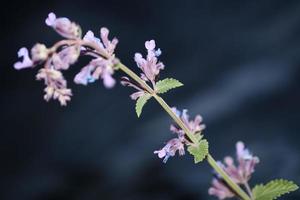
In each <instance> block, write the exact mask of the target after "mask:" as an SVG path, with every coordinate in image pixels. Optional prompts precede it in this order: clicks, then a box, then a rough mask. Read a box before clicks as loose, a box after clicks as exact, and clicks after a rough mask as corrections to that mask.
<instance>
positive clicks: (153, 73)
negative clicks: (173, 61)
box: [134, 40, 164, 86]
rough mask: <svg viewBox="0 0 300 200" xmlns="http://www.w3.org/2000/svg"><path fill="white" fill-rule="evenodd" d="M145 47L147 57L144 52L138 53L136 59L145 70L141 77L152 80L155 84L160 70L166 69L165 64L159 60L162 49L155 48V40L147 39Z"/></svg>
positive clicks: (138, 64)
mask: <svg viewBox="0 0 300 200" xmlns="http://www.w3.org/2000/svg"><path fill="white" fill-rule="evenodd" d="M145 47H146V49H147V56H146V58H143V56H142V54H140V53H136V54H135V56H134V60H135V62H136V63H137V66H138V67H139V68H140V69H141V70H142V71H143V73H142V74H141V78H142V79H143V80H145V81H150V82H151V83H152V85H153V86H154V85H155V81H156V77H157V76H158V75H159V72H160V70H163V69H164V64H163V63H162V62H159V61H158V56H160V54H161V50H160V49H157V50H155V47H156V45H155V41H154V40H150V41H146V42H145Z"/></svg>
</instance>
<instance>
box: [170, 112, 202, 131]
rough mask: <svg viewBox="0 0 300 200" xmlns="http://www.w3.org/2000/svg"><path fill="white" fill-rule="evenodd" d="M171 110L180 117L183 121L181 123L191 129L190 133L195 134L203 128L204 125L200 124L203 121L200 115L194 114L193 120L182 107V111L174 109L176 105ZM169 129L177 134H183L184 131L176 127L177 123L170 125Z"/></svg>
mask: <svg viewBox="0 0 300 200" xmlns="http://www.w3.org/2000/svg"><path fill="white" fill-rule="evenodd" d="M172 110H173V112H174V113H175V114H176V115H177V116H178V117H180V119H181V120H182V121H183V123H184V124H185V125H186V127H187V128H188V129H189V130H190V131H191V133H193V134H196V133H199V132H201V131H203V130H204V129H205V125H204V124H201V123H202V121H203V118H202V117H201V115H196V117H195V118H194V120H190V119H189V115H188V114H187V111H188V110H186V109H184V110H183V111H182V112H180V111H179V110H177V109H176V107H173V108H172ZM170 130H171V131H172V132H174V133H177V134H184V131H183V130H182V129H181V128H180V127H178V126H177V125H173V124H172V125H171V126H170Z"/></svg>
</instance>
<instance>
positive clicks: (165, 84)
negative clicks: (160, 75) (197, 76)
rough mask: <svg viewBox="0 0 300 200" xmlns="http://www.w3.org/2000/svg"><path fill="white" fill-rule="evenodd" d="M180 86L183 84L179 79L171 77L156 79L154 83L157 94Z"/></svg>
mask: <svg viewBox="0 0 300 200" xmlns="http://www.w3.org/2000/svg"><path fill="white" fill-rule="evenodd" d="M181 86H183V84H182V83H181V82H180V81H178V80H176V79H173V78H166V79H163V80H160V81H158V82H157V83H156V84H155V89H156V92H157V93H158V94H162V93H165V92H167V91H169V90H171V89H173V88H177V87H181Z"/></svg>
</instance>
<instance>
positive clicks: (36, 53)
mask: <svg viewBox="0 0 300 200" xmlns="http://www.w3.org/2000/svg"><path fill="white" fill-rule="evenodd" d="M48 53H49V51H48V49H47V47H46V46H45V45H44V44H40V43H37V44H36V45H34V46H33V47H32V49H31V56H32V60H33V62H39V61H45V60H46V59H47V58H48Z"/></svg>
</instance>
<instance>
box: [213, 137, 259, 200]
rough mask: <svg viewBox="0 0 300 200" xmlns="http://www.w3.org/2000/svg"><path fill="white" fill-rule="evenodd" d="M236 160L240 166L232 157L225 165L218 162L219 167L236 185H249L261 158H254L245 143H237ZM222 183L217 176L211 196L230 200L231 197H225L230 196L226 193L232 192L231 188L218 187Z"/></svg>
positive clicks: (228, 158)
mask: <svg viewBox="0 0 300 200" xmlns="http://www.w3.org/2000/svg"><path fill="white" fill-rule="evenodd" d="M236 158H237V163H238V165H236V164H235V162H234V159H233V158H232V157H230V156H226V157H225V158H224V164H223V163H221V162H218V165H219V166H220V167H221V168H223V170H224V171H225V172H226V173H227V174H228V175H229V176H230V178H231V179H232V180H233V181H234V182H235V183H237V184H239V185H244V184H247V183H248V181H249V180H250V178H251V175H252V173H253V172H254V168H255V166H256V164H258V163H259V158H258V157H256V156H253V155H252V154H251V153H250V151H249V150H248V149H246V148H245V145H244V143H243V142H237V143H236ZM222 181H223V180H222V178H221V177H220V176H217V178H216V179H214V181H213V186H212V187H211V188H210V189H209V194H211V195H214V196H217V197H218V198H219V199H224V198H229V197H230V196H226V195H225V194H229V193H227V192H226V191H229V190H230V189H229V187H227V186H226V185H224V184H223V186H225V187H227V190H226V189H225V188H224V187H223V186H222V187H217V185H220V184H221V183H222ZM214 183H215V184H214ZM216 183H219V184H216Z"/></svg>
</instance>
